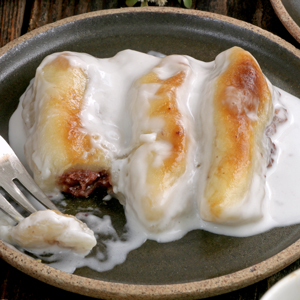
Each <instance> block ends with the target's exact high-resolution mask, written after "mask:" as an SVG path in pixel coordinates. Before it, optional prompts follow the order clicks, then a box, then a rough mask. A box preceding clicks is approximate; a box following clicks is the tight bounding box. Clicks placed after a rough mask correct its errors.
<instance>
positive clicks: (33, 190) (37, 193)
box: [17, 170, 58, 210]
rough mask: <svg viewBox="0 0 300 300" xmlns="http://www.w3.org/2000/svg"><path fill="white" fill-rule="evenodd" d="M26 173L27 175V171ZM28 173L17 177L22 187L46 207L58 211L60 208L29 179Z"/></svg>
mask: <svg viewBox="0 0 300 300" xmlns="http://www.w3.org/2000/svg"><path fill="white" fill-rule="evenodd" d="M24 171H25V172H26V173H27V171H26V170H24ZM26 173H23V174H20V175H19V176H18V177H17V178H18V180H19V181H20V182H21V183H22V185H23V186H24V187H25V188H26V189H27V190H28V191H29V192H30V194H32V196H34V197H35V198H36V199H37V200H38V201H39V202H40V203H42V204H43V205H44V206H45V207H47V208H50V209H54V210H58V208H57V207H56V206H55V205H54V204H53V203H52V202H51V201H50V200H49V199H48V198H47V197H46V196H45V194H44V193H43V192H42V190H41V189H40V188H39V186H38V185H37V184H36V183H35V182H34V181H33V180H31V177H29V176H30V175H29V174H28V173H27V174H26Z"/></svg>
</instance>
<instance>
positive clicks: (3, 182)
mask: <svg viewBox="0 0 300 300" xmlns="http://www.w3.org/2000/svg"><path fill="white" fill-rule="evenodd" d="M15 180H18V181H19V182H20V183H21V184H22V185H23V186H24V188H25V189H26V190H28V191H29V192H30V194H31V195H32V196H34V198H36V199H37V200H38V201H39V202H40V203H41V204H43V206H45V208H48V209H45V210H38V209H37V208H36V207H34V206H33V205H32V203H31V202H30V201H29V200H28V199H27V198H26V197H25V196H24V194H23V193H22V191H21V190H20V189H19V188H18V186H17V185H16V184H15V182H14V181H15ZM0 186H1V187H2V189H3V190H4V191H5V192H6V193H7V194H8V195H9V197H10V198H11V199H12V200H14V201H15V202H17V203H18V204H19V205H21V206H22V207H23V208H24V209H25V210H26V211H27V212H29V213H31V214H30V215H29V216H28V217H26V218H24V217H23V216H22V215H21V214H20V213H19V212H18V211H17V210H16V209H15V208H14V206H13V205H11V203H10V201H8V200H7V199H6V198H5V197H4V196H3V195H2V194H1V193H0V208H1V209H2V210H3V211H4V212H5V213H6V214H8V215H9V216H10V217H11V218H12V219H14V220H15V221H16V222H17V223H18V224H17V225H16V226H5V228H6V230H5V234H4V235H3V238H4V240H6V241H7V242H9V243H11V244H14V245H18V246H21V247H23V248H25V249H27V250H29V251H35V252H36V251H41V252H44V253H46V252H49V253H54V252H57V251H59V252H60V251H61V250H64V249H65V250H70V249H71V250H72V251H74V252H76V253H79V254H83V255H86V254H88V253H89V251H90V250H91V249H92V248H93V247H94V246H95V245H96V239H95V236H94V233H93V231H92V230H91V229H89V228H88V227H87V225H86V224H85V223H83V222H81V221H80V220H78V219H77V218H76V217H74V216H71V215H66V214H62V213H60V212H59V211H58V208H57V207H56V206H55V205H54V204H53V203H52V202H51V201H50V199H48V198H47V197H46V196H45V194H44V193H43V192H42V190H41V189H40V188H39V187H38V185H37V184H36V183H35V182H34V180H33V179H32V177H31V176H30V175H29V174H28V172H27V171H26V169H25V168H24V166H23V165H22V164H21V162H20V161H19V159H18V157H17V156H16V155H15V153H14V152H13V150H12V149H11V148H10V146H9V145H8V144H7V142H6V141H5V140H4V139H3V138H2V137H1V136H0ZM2 233H3V232H2Z"/></svg>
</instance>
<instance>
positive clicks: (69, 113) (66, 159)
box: [25, 54, 109, 192]
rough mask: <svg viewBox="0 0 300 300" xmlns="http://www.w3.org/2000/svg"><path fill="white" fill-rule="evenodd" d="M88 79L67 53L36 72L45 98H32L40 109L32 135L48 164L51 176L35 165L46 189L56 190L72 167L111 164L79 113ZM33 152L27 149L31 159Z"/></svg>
mask: <svg viewBox="0 0 300 300" xmlns="http://www.w3.org/2000/svg"><path fill="white" fill-rule="evenodd" d="M87 80H88V79H87V76H86V74H85V73H84V71H83V70H81V69H80V68H79V67H73V66H71V65H70V63H69V61H68V59H67V57H66V56H65V55H64V54H62V55H60V56H58V57H56V58H55V59H54V60H52V61H51V62H50V63H48V64H46V65H45V66H44V67H43V68H42V70H40V71H39V72H38V73H37V76H36V84H37V85H38V84H39V83H40V82H43V83H44V84H43V85H40V87H42V88H43V90H42V91H40V95H42V97H43V99H35V98H34V99H32V101H36V102H37V103H38V105H39V109H38V113H36V116H35V118H36V120H35V121H36V125H35V128H36V130H35V132H34V134H33V136H32V137H31V138H32V139H37V140H36V143H35V144H36V145H37V149H34V150H35V151H38V152H39V156H40V158H41V159H44V162H43V163H47V164H48V165H49V168H50V173H51V174H50V177H47V176H46V177H45V176H44V174H41V172H40V171H39V169H38V168H37V166H36V165H35V162H34V161H32V165H33V166H32V167H33V169H34V174H35V180H36V181H37V182H38V184H39V185H40V186H41V187H42V188H43V189H44V190H45V191H46V192H47V191H51V190H53V187H54V186H55V185H56V184H57V180H58V177H59V176H60V175H62V174H63V173H64V172H66V171H70V169H71V170H73V169H74V170H76V169H83V170H86V169H88V170H92V171H100V170H103V169H105V168H108V167H109V161H108V160H107V158H106V156H105V153H104V152H103V151H102V149H99V148H95V147H93V145H92V142H91V136H90V135H88V134H87V133H85V132H84V131H83V130H82V125H81V121H80V117H79V113H80V111H81V110H82V107H83V105H84V103H83V102H84V93H85V89H86V86H87ZM33 123H34V122H33ZM25 150H26V148H25ZM29 152H31V151H29ZM31 155H32V153H28V157H29V158H30V159H29V161H30V160H31Z"/></svg>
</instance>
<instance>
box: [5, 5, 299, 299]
mask: <svg viewBox="0 0 300 300" xmlns="http://www.w3.org/2000/svg"><path fill="white" fill-rule="evenodd" d="M125 6H126V4H125V0H119V1H118V0H111V1H109V0H51V1H50V0H40V1H38V0H27V1H25V0H0V24H1V28H0V47H2V46H4V45H5V44H6V43H8V42H10V41H11V40H13V39H15V38H17V37H19V36H20V35H22V34H24V33H26V32H28V31H31V30H33V29H35V28H37V27H40V26H42V25H45V24H48V23H51V22H55V21H57V20H60V19H62V18H65V17H69V16H72V15H78V14H81V13H85V12H90V11H96V10H100V9H109V8H117V7H125ZM167 6H176V7H178V6H180V5H179V3H178V1H177V0H174V1H171V0H169V1H168V3H167ZM192 8H193V9H198V10H204V11H210V12H214V13H219V14H223V15H227V16H230V17H234V18H236V19H239V20H243V21H246V22H249V23H252V24H254V25H256V26H259V27H261V28H263V29H266V30H268V31H270V32H272V33H274V34H276V35H278V36H280V37H281V38H283V39H285V40H286V41H288V42H289V43H291V44H293V45H294V46H296V47H298V48H299V46H300V45H299V44H298V43H297V42H296V40H295V39H294V38H293V37H292V36H291V35H290V34H289V33H288V31H287V30H286V29H285V28H284V26H283V25H282V24H281V22H280V21H279V19H278V18H277V16H276V14H275V12H274V10H273V8H272V6H271V4H270V2H269V0H248V1H245V0H193V3H192ZM299 267H300V260H298V261H296V262H295V263H293V264H292V265H290V266H289V267H287V268H285V269H284V270H282V271H281V272H279V273H277V274H275V275H273V276H271V277H269V278H267V279H265V280H262V281H261V282H259V283H256V284H253V285H251V286H249V287H246V288H243V289H241V290H238V291H235V292H231V293H228V294H226V295H220V296H216V297H212V298H210V299H212V300H220V299H228V300H230V299H232V300H238V299H246V300H247V299H249V300H256V299H260V298H261V297H262V295H263V294H264V293H265V292H266V291H267V290H268V289H269V288H270V287H271V286H272V285H273V284H275V283H276V282H277V281H278V280H280V279H281V278H283V277H284V276H286V275H287V274H289V273H291V272H292V271H294V270H296V269H298V268H299ZM67 297H68V298H69V297H70V298H72V299H73V300H77V299H78V300H83V299H91V298H89V297H85V296H81V295H77V294H73V293H70V292H66V291H63V290H60V289H58V288H55V287H52V286H49V285H47V284H45V283H43V282H40V281H38V280H36V279H33V278H31V277H30V276H27V275H25V274H23V273H22V272H20V271H18V270H16V269H15V268H13V267H11V266H10V265H9V264H7V263H6V262H4V261H2V260H0V300H4V299H9V300H14V299H18V300H21V299H31V300H46V299H59V298H67Z"/></svg>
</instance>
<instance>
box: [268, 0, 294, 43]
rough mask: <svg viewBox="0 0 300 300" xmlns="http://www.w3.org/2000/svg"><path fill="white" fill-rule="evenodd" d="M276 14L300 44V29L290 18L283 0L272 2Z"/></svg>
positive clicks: (272, 0) (273, 0)
mask: <svg viewBox="0 0 300 300" xmlns="http://www.w3.org/2000/svg"><path fill="white" fill-rule="evenodd" d="M270 1H271V4H272V6H273V9H274V10H275V13H276V15H277V17H278V18H279V20H280V21H281V23H282V24H283V26H284V27H285V28H286V29H287V31H288V32H289V33H290V34H291V35H292V36H293V37H294V39H295V40H296V41H297V42H298V43H300V27H299V25H298V24H297V23H296V22H295V21H294V20H293V18H292V17H291V16H290V14H289V13H288V11H287V10H286V8H285V6H284V5H283V3H282V1H281V0H270Z"/></svg>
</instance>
